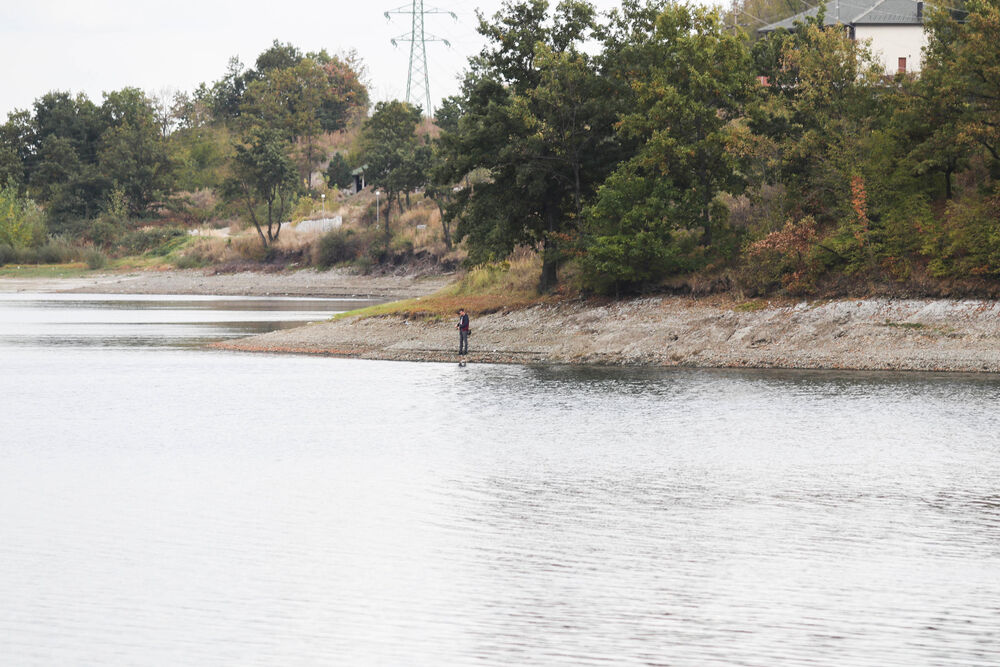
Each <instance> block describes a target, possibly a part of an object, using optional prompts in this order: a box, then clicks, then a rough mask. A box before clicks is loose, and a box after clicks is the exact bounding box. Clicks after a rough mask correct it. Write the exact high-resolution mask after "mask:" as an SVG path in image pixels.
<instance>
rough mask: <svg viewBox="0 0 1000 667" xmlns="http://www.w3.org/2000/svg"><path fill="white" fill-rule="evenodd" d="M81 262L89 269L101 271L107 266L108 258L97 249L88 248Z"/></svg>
mask: <svg viewBox="0 0 1000 667" xmlns="http://www.w3.org/2000/svg"><path fill="white" fill-rule="evenodd" d="M83 261H85V262H86V263H87V266H88V267H89V268H91V269H103V268H104V267H105V266H107V264H108V256H107V255H105V254H104V253H103V252H101V251H100V250H98V249H97V248H88V249H87V250H86V251H84V253H83Z"/></svg>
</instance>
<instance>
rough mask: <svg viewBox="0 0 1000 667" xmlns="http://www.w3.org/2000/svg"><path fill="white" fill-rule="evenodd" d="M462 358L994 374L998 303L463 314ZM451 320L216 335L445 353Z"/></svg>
mask: <svg viewBox="0 0 1000 667" xmlns="http://www.w3.org/2000/svg"><path fill="white" fill-rule="evenodd" d="M472 327H473V334H472V338H471V343H470V354H469V357H468V360H469V361H486V362H497V363H536V362H537V363H569V364H608V365H642V366H692V367H745V368H808V369H858V370H862V369H863V370H919V371H961V372H989V373H996V372H1000V302H996V301H978V300H967V301H939V300H889V299H868V300H860V301H859V300H843V301H831V302H823V303H799V304H796V305H788V306H768V307H766V308H763V309H760V310H755V311H751V312H740V311H736V310H733V308H732V307H731V306H727V305H720V304H714V303H709V302H706V301H701V300H695V299H688V298H681V297H663V298H646V299H634V300H629V301H621V302H615V303H611V304H595V303H588V302H573V303H566V304H561V305H555V306H537V307H534V308H529V309H525V310H519V311H513V312H508V313H497V314H493V315H487V316H483V317H477V318H474V319H473V323H472ZM457 339H458V336H457V334H456V332H455V329H454V323H453V322H450V321H449V322H413V321H407V320H404V319H401V318H398V317H380V318H368V319H359V318H347V319H343V320H340V321H337V322H324V323H318V324H313V325H309V326H305V327H300V328H297V329H287V330H283V331H276V332H272V333H268V334H262V335H258V336H251V337H249V338H245V339H240V340H235V341H226V342H223V343H218V344H217V345H216V346H217V347H220V348H224V349H231V350H244V351H257V352H293V353H311V354H327V355H338V356H350V357H360V358H366V359H398V360H411V361H455V360H457V359H458V357H457V355H456V354H455V350H456V349H457V345H458V340H457Z"/></svg>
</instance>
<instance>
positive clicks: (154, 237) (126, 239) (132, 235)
mask: <svg viewBox="0 0 1000 667" xmlns="http://www.w3.org/2000/svg"><path fill="white" fill-rule="evenodd" d="M185 238H187V234H186V233H185V231H184V230H183V229H181V228H180V227H173V226H171V227H146V228H144V229H136V230H133V231H131V232H128V233H127V234H125V236H123V237H122V240H121V247H122V249H124V250H125V251H126V252H128V253H133V254H141V253H145V252H151V253H152V254H154V255H159V256H163V255H166V254H168V253H169V252H170V251H171V250H174V249H175V247H176V245H177V243H178V239H180V240H183V239H185Z"/></svg>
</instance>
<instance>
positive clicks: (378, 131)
mask: <svg viewBox="0 0 1000 667" xmlns="http://www.w3.org/2000/svg"><path fill="white" fill-rule="evenodd" d="M420 118H421V112H420V109H419V108H418V107H414V106H411V105H409V104H407V103H406V102H400V101H398V100H393V101H391V102H378V103H377V104H376V105H375V111H374V112H373V113H372V115H371V118H369V119H368V120H367V121H365V124H364V128H363V129H362V135H361V147H362V151H363V154H364V159H365V162H367V163H368V170H367V171H366V172H365V178H366V180H367V181H368V182H369V183H371V185H372V186H373V187H374V188H380V189H382V190H384V191H385V193H386V216H385V239H386V244H388V241H389V238H390V232H389V212H390V211H391V210H392V202H393V201H396V202H397V204H398V205H399V207H400V209H401V210H402V202H401V200H400V197H401V195H403V194H404V193H408V192H409V191H410V190H411V189H413V188H415V187H417V186H418V185H421V184H422V182H423V180H424V168H425V166H426V164H427V161H429V157H430V156H429V149H428V148H427V147H426V146H425V145H422V144H421V143H420V139H419V138H418V137H417V134H416V128H417V123H419V122H420Z"/></svg>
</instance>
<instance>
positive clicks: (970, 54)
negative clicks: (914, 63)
mask: <svg viewBox="0 0 1000 667" xmlns="http://www.w3.org/2000/svg"><path fill="white" fill-rule="evenodd" d="M965 8H966V10H967V12H954V11H952V12H949V11H946V10H937V11H932V12H931V13H930V20H929V21H928V33H929V39H928V45H927V57H926V62H925V65H924V72H926V74H927V75H928V76H929V77H930V78H931V79H932V80H934V81H935V82H936V83H937V84H938V85H940V86H941V87H942V91H941V92H942V95H943V96H944V97H945V98H946V99H949V100H955V99H961V101H962V108H961V111H962V113H961V115H960V117H959V118H958V129H959V132H960V134H961V135H962V136H963V137H965V138H967V139H969V140H971V141H973V142H975V143H977V144H978V145H979V146H981V147H982V148H983V149H985V150H986V151H987V153H989V155H990V157H991V158H992V159H993V160H994V161H995V162H1000V53H998V49H997V44H998V42H1000V4H998V3H997V2H996V0H969V2H967V3H965Z"/></svg>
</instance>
